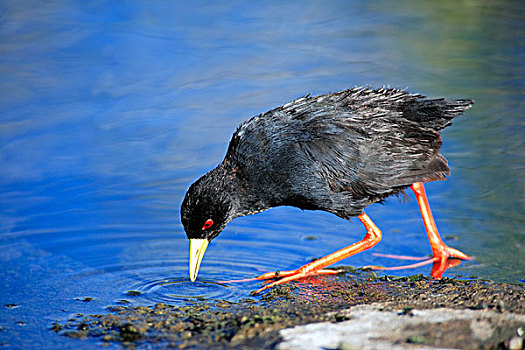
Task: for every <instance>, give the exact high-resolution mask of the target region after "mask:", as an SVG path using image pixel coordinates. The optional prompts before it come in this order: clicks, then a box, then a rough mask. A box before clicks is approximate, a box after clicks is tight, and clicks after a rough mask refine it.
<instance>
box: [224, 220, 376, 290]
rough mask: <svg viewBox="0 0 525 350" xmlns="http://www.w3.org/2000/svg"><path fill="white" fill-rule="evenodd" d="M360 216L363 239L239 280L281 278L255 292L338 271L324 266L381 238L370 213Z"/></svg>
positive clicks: (364, 248) (368, 246) (360, 250)
mask: <svg viewBox="0 0 525 350" xmlns="http://www.w3.org/2000/svg"><path fill="white" fill-rule="evenodd" d="M358 218H359V220H361V222H362V223H363V225H365V228H366V235H365V237H364V238H363V239H362V240H361V241H359V242H357V243H354V244H352V245H350V246H348V247H346V248H343V249H340V250H338V251H336V252H335V253H332V254H330V255H327V256H325V257H323V258H320V259H317V260H315V261H313V262H311V263H309V264H306V265H304V266H302V267H300V268H298V269H297V270H292V271H281V272H279V273H276V272H269V273H265V274H264V275H261V276H258V277H256V278H253V279H247V280H239V281H237V282H240V281H249V280H266V279H270V278H280V279H279V280H277V281H275V282H272V283H269V284H267V285H266V286H264V287H262V288H260V289H258V290H256V291H255V293H259V292H261V291H263V290H266V289H269V288H272V287H273V286H276V285H279V284H283V283H286V282H290V281H294V280H297V279H300V278H304V277H308V276H313V275H324V274H334V273H338V272H339V271H337V270H335V271H334V270H324V268H325V267H328V266H330V265H332V264H335V263H336V262H338V261H341V260H343V259H346V258H348V257H349V256H352V255H355V254H357V253H360V252H362V251H364V250H367V249H369V248H371V247H373V246H375V245H376V244H377V243H379V241H380V240H381V231H380V230H379V229H378V228H377V226H376V225H375V224H374V223H373V222H372V220H371V219H370V218H369V217H368V215H366V214H365V213H363V214H361V215H359V216H358ZM229 282H234V281H229Z"/></svg>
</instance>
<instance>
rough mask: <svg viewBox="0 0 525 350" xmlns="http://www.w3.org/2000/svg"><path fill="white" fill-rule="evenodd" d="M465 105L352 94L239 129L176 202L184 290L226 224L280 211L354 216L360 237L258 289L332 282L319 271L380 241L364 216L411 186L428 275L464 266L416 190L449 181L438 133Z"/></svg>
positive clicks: (305, 100)
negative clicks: (186, 247) (220, 157)
mask: <svg viewBox="0 0 525 350" xmlns="http://www.w3.org/2000/svg"><path fill="white" fill-rule="evenodd" d="M472 104H473V101H472V100H468V99H463V100H455V101H447V100H445V99H427V98H426V97H425V96H422V95H418V94H410V93H408V92H406V91H402V90H397V89H391V88H380V89H371V88H353V89H349V90H344V91H340V92H335V93H329V94H325V95H320V96H314V97H310V96H308V95H307V96H305V97H302V98H299V99H297V100H294V101H292V102H290V103H287V104H285V105H283V106H281V107H277V108H275V109H273V110H271V111H268V112H266V113H263V114H260V115H258V116H255V117H253V118H251V119H250V120H248V121H247V122H245V123H243V124H242V125H241V126H239V128H238V129H237V131H236V132H235V133H234V134H233V137H232V139H231V141H230V145H229V147H228V152H227V154H226V156H225V158H224V161H223V162H222V163H221V164H220V165H218V166H217V167H216V168H215V169H213V170H211V171H210V172H209V173H207V174H205V175H204V176H202V177H201V178H200V179H199V180H197V181H196V182H195V183H194V184H193V185H191V187H190V188H189V190H188V192H187V193H186V196H185V198H184V201H183V203H182V207H181V219H182V224H183V226H184V229H185V230H186V235H187V236H188V238H189V239H190V279H191V281H195V279H196V277H197V273H198V271H199V266H200V263H201V261H202V257H203V255H204V252H205V250H206V248H207V246H208V243H209V242H210V241H211V240H212V239H213V238H215V237H217V235H218V234H219V233H220V232H221V231H222V230H223V229H224V227H225V226H226V224H227V223H228V222H230V221H231V220H233V219H234V218H236V217H239V216H244V215H250V214H255V213H258V212H261V211H263V210H266V209H269V208H272V207H276V206H281V205H289V206H294V207H298V208H301V209H308V210H324V211H328V212H330V213H333V214H335V215H337V216H339V217H340V218H342V219H346V220H348V219H350V218H351V217H354V216H357V217H358V218H359V220H361V222H362V223H363V224H364V225H365V227H366V231H367V233H366V235H365V237H364V238H363V240H361V241H359V242H357V243H354V244H352V245H350V246H349V247H346V248H343V249H341V250H339V251H337V252H335V253H333V254H330V255H328V256H326V257H324V258H321V259H318V260H315V261H314V262H312V263H309V264H307V265H304V266H302V267H301V268H299V269H297V270H293V271H284V272H283V271H281V272H280V273H273V272H271V273H267V274H264V275H262V276H259V277H257V278H256V279H270V278H280V280H277V281H275V282H273V283H272V284H269V285H267V286H266V287H264V288H261V289H260V290H263V289H266V288H269V287H272V286H273V285H276V284H280V283H284V282H288V281H291V280H295V279H299V278H303V277H305V276H310V275H314V274H331V273H336V272H337V271H333V270H324V268H325V267H327V266H329V265H331V264H333V263H335V262H337V261H340V260H342V259H344V258H346V257H348V256H351V255H354V254H356V253H359V252H361V251H363V250H366V249H368V248H370V247H372V246H374V245H375V244H377V243H378V242H379V241H380V239H381V231H380V230H379V229H378V228H377V226H376V225H375V224H374V223H373V222H372V220H371V219H370V218H369V217H368V216H367V215H366V214H365V212H364V208H365V207H367V206H368V205H370V204H373V203H377V202H381V201H383V200H384V199H385V198H386V197H389V196H391V195H396V194H403V193H404V192H403V191H404V190H405V189H407V188H409V187H410V188H411V189H412V190H413V191H414V193H415V195H416V198H417V201H418V204H419V206H420V209H421V214H422V216H423V221H424V224H425V228H426V230H427V234H428V237H429V240H430V244H431V248H432V252H433V257H432V258H431V259H429V260H428V263H430V262H433V263H434V267H433V270H432V273H431V274H432V276H434V277H436V278H440V277H441V275H442V273H443V272H444V271H445V270H446V269H447V268H448V267H449V265H448V264H449V263H448V262H447V260H448V258H459V259H470V257H469V256H468V255H466V254H464V253H462V252H460V251H458V250H456V249H453V248H450V247H448V246H446V245H445V244H444V243H443V241H442V240H441V239H440V237H439V233H438V231H437V228H436V225H435V223H434V220H433V218H432V213H431V211H430V207H429V205H428V201H427V199H426V195H425V189H424V187H423V182H430V181H435V180H444V179H445V178H446V176H447V175H449V173H450V169H449V167H448V164H447V161H446V159H445V158H444V157H443V156H442V155H441V154H440V153H439V149H440V147H441V144H442V141H441V137H440V134H439V133H440V131H441V130H442V129H443V128H445V127H447V126H448V125H450V124H451V121H452V119H453V118H455V117H456V116H458V115H460V114H462V113H463V112H464V111H465V110H467V109H468V108H470V107H471V106H472ZM425 263H427V262H425ZM418 265H420V264H418ZM260 290H259V291H260Z"/></svg>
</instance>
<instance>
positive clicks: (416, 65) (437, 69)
mask: <svg viewBox="0 0 525 350" xmlns="http://www.w3.org/2000/svg"><path fill="white" fill-rule="evenodd" d="M524 13H525V8H524V6H523V5H519V4H517V3H514V2H506V1H502V2H492V1H464V2H457V1H454V2H452V1H450V2H440V3H439V4H438V3H434V2H428V3H425V4H420V2H417V1H404V2H401V3H396V5H395V6H394V5H392V4H390V2H382V1H379V2H374V3H369V2H364V1H363V2H352V3H351V4H350V3H348V2H345V1H340V2H339V1H332V2H321V1H319V2H310V3H304V2H286V3H282V2H278V1H276V2H264V3H261V4H258V3H253V2H237V3H235V2H229V3H228V4H219V3H215V4H206V3H202V4H200V5H199V6H196V5H190V4H189V3H188V4H185V3H178V4H172V3H168V2H166V3H156V4H150V3H149V2H142V1H131V2H126V3H125V4H118V5H117V4H116V3H113V2H104V1H102V2H87V3H85V4H83V3H81V2H79V3H45V2H44V3H41V2H34V3H33V2H15V1H11V2H3V3H2V5H0V30H1V35H0V51H1V55H0V67H1V75H0V89H1V93H0V168H1V169H2V170H1V171H0V225H1V226H0V228H1V231H0V266H1V267H0V283H1V286H2V293H0V308H2V310H1V312H0V327H2V329H1V330H0V344H1V345H4V346H6V347H8V348H9V347H12V348H21V347H29V346H31V347H39V346H40V347H47V348H49V347H61V348H69V347H71V348H75V347H77V346H78V343H77V341H76V340H71V339H65V338H62V337H59V336H55V335H54V334H53V333H52V332H49V331H48V327H49V326H50V325H51V323H52V322H53V321H55V320H67V319H68V318H69V317H70V316H71V315H73V314H75V313H97V312H103V311H104V310H105V309H104V308H105V306H107V305H109V304H114V303H116V302H118V301H119V300H126V301H128V302H130V303H131V304H136V305H149V304H153V303H155V302H166V303H172V304H183V303H186V302H187V301H188V300H195V299H200V298H205V299H214V298H223V299H228V300H239V299H242V298H244V297H247V296H248V295H249V292H250V291H251V290H253V289H254V288H255V287H256V286H258V284H257V283H255V282H249V283H242V284H232V285H224V284H220V283H217V282H218V281H222V280H225V279H236V278H247V277H252V276H255V275H257V274H259V273H261V272H266V271H274V270H276V269H291V268H295V267H298V266H300V265H302V264H304V263H305V262H307V261H309V260H310V259H312V258H315V257H319V256H322V255H325V254H327V253H329V252H332V251H334V250H336V249H339V248H341V247H343V246H345V245H348V244H350V243H351V242H354V241H356V240H358V239H360V238H361V237H362V235H363V233H364V229H363V228H362V226H361V225H360V224H359V223H358V222H354V223H351V224H349V223H347V222H345V221H343V220H341V219H339V218H337V217H335V216H333V215H330V214H327V213H321V212H302V211H300V210H298V209H295V208H285V207H283V208H275V209H272V210H269V211H267V212H264V213H260V214H257V215H254V216H250V217H244V218H239V219H236V220H235V221H233V222H232V223H230V224H229V225H228V227H227V228H226V230H225V231H224V232H223V233H221V235H220V236H219V238H218V239H216V240H214V241H213V242H212V243H211V244H210V247H209V248H208V252H207V253H206V256H205V258H204V261H203V263H202V266H201V271H200V273H199V279H198V281H197V282H196V283H190V282H189V281H188V271H187V256H188V252H187V250H188V242H187V239H186V237H185V234H184V232H183V229H182V227H181V224H180V219H179V206H180V203H181V201H182V198H183V196H184V194H185V192H186V190H187V188H188V186H189V185H190V184H191V183H192V182H193V181H194V180H195V179H196V178H198V177H199V176H200V175H202V174H203V173H205V172H206V171H208V170H210V169H212V168H213V167H214V166H215V165H216V164H217V163H219V162H220V161H221V160H222V157H223V156H224V153H225V151H226V147H227V144H228V142H229V138H230V137H231V134H232V133H233V131H234V130H235V128H236V127H237V125H238V124H240V123H241V122H243V121H244V120H246V119H248V118H249V117H251V116H253V115H256V114H258V113H261V112H264V111H266V110H268V109H270V108H273V107H275V106H278V105H281V104H283V103H286V102H288V101H290V100H292V99H294V98H296V97H299V96H301V95H304V94H306V93H312V94H318V93H324V92H329V91H336V90H341V89H344V88H347V87H351V86H354V85H371V86H381V85H388V86H392V87H400V88H408V89H409V90H410V91H412V92H419V93H423V94H426V95H429V96H432V97H441V96H443V97H447V98H467V97H468V98H474V99H475V100H476V104H475V106H474V108H473V109H471V110H470V111H468V112H467V114H466V116H465V117H462V118H460V119H458V120H457V121H456V122H455V123H454V125H453V126H452V127H451V128H448V129H447V130H446V131H445V132H444V133H443V138H444V141H445V144H444V146H443V149H442V152H443V154H445V156H446V157H447V158H448V160H449V162H450V165H451V169H452V174H451V176H450V178H449V179H448V180H447V181H445V182H436V183H432V184H429V185H428V186H427V192H428V194H429V197H430V203H431V206H432V208H433V210H434V215H435V217H436V219H437V224H438V227H439V228H440V230H441V232H442V235H443V236H444V237H446V238H447V243H449V244H450V245H452V246H454V247H456V248H458V249H460V250H462V251H464V252H466V253H468V254H471V255H473V256H474V257H475V259H474V260H473V261H471V262H466V263H462V264H461V265H460V266H458V267H456V268H454V269H451V270H449V271H448V272H447V275H449V276H451V275H456V274H461V275H465V276H469V275H476V276H480V277H482V278H487V279H493V280H496V281H508V282H516V283H520V281H521V282H523V281H524V278H525V272H524V271H525V259H524V258H523V256H525V239H524V238H525V232H524V230H523V227H524V225H525V220H524V213H525V210H524V209H525V205H524V198H525V197H524V195H523V194H524V190H525V181H524V179H525V164H524V156H525V151H524V150H525V142H524V140H525V136H524V135H525V133H524V131H525V124H524V120H525V119H524V118H523V110H524V109H525V103H524V101H525V99H524V96H523V94H524V91H525V82H524V78H525V72H524V66H523V62H525V50H524V49H525V47H524V42H525V41H524V39H525V37H524V33H525V28H524V24H523V23H524V21H523V16H524ZM367 213H368V214H369V216H370V217H371V218H372V219H373V220H374V221H375V222H376V224H377V225H378V226H379V227H380V228H381V229H382V230H383V233H384V238H383V241H382V242H381V243H380V244H379V245H378V246H376V247H375V248H374V249H373V250H372V251H370V252H365V253H362V254H359V255H358V256H355V257H351V258H349V259H347V260H345V261H343V263H344V264H345V265H353V266H364V265H369V264H382V265H387V266H388V265H396V264H400V262H398V261H395V260H390V259H385V258H379V257H376V256H374V255H373V253H374V252H375V253H391V254H403V255H414V256H423V255H426V254H428V253H429V247H428V243H427V239H426V238H425V234H424V230H423V226H422V223H421V220H420V218H419V214H418V208H417V204H416V203H415V201H410V202H408V203H400V202H399V200H397V199H395V198H394V199H392V200H389V201H388V202H387V203H386V205H375V206H373V207H370V208H369V209H368V211H367ZM429 271H430V268H429V267H423V268H420V269H417V270H410V271H398V272H395V273H392V274H396V275H404V274H413V273H425V274H428V273H429ZM128 291H135V292H139V293H131V294H138V295H130V294H129V293H128ZM86 297H89V298H93V300H91V301H88V299H85V298H86ZM121 302H122V301H121ZM28 335H30V336H28ZM82 344H83V346H86V347H89V346H96V344H95V343H92V342H84V343H82Z"/></svg>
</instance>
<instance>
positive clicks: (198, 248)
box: [189, 239, 209, 282]
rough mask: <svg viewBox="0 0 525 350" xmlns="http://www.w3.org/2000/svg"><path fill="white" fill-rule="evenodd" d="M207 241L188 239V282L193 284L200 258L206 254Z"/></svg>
mask: <svg viewBox="0 0 525 350" xmlns="http://www.w3.org/2000/svg"><path fill="white" fill-rule="evenodd" d="M208 243H209V241H208V240H207V239H190V266H189V267H190V271H189V272H190V281H192V282H195V280H196V279H197V274H198V273H199V268H200V266H201V262H202V257H203V256H204V253H205V252H206V248H207V247H208Z"/></svg>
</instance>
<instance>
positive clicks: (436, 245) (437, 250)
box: [374, 182, 471, 278]
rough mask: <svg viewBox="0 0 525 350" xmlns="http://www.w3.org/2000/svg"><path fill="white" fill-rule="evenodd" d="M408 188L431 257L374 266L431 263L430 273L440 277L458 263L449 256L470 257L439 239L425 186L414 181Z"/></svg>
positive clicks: (410, 266) (466, 258) (414, 265)
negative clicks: (400, 263) (403, 262)
mask: <svg viewBox="0 0 525 350" xmlns="http://www.w3.org/2000/svg"><path fill="white" fill-rule="evenodd" d="M410 189H411V190H412V191H414V194H415V195H416V200H417V204H418V205H419V210H420V211H421V216H422V217H423V223H424V225H425V229H426V231H427V235H428V240H429V241H430V247H431V249H432V258H430V259H428V260H426V261H422V262H419V263H416V264H411V265H405V266H398V267H386V268H385V267H374V268H375V269H378V270H400V269H405V268H414V267H419V266H423V265H426V264H430V263H433V266H432V271H431V272H430V275H431V276H432V277H434V278H441V276H442V275H443V272H445V271H446V270H447V269H448V268H450V267H453V266H456V265H458V264H459V261H453V260H451V261H449V260H448V259H449V258H457V259H462V260H470V259H471V257H470V256H468V255H467V254H465V253H462V252H460V251H459V250H457V249H454V248H450V247H449V246H447V245H446V244H445V243H444V242H443V240H441V237H440V236H439V232H438V229H437V227H436V222H435V221H434V217H433V216H432V211H431V210H430V205H429V204H428V199H427V195H426V193H425V186H424V185H423V183H421V182H415V183H413V184H412V186H410Z"/></svg>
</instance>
